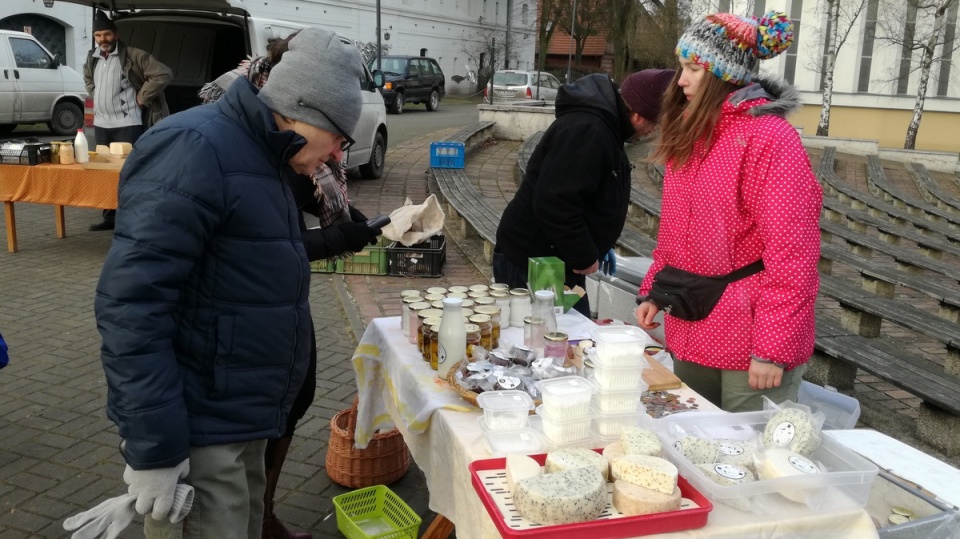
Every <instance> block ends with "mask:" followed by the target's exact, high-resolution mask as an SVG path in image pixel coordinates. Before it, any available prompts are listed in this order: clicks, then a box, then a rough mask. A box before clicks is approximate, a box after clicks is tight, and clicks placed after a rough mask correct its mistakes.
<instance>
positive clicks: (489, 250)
mask: <svg viewBox="0 0 960 539" xmlns="http://www.w3.org/2000/svg"><path fill="white" fill-rule="evenodd" d="M494 247H495V245H494V244H492V243H490V242H489V241H487V240H483V258H484V260H485V261H486V262H487V264H492V263H493V248H494Z"/></svg>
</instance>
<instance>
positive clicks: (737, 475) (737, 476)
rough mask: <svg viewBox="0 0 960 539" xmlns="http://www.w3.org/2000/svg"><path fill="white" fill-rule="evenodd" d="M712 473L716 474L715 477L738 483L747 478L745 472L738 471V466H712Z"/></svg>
mask: <svg viewBox="0 0 960 539" xmlns="http://www.w3.org/2000/svg"><path fill="white" fill-rule="evenodd" d="M713 471H715V472H717V475H719V476H720V477H725V478H727V479H732V480H734V481H739V480H741V479H743V478H744V477H746V476H747V472H745V471H743V470H742V469H740V467H739V466H734V465H733V464H714V465H713Z"/></svg>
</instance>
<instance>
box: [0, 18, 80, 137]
mask: <svg viewBox="0 0 960 539" xmlns="http://www.w3.org/2000/svg"><path fill="white" fill-rule="evenodd" d="M0 72H2V73H0V135H5V134H7V133H9V132H11V131H13V130H14V129H15V128H16V127H17V124H21V123H26V124H35V123H39V122H46V123H47V125H48V126H49V127H50V130H51V131H53V132H54V133H56V134H57V135H61V136H65V135H75V134H76V133H77V130H78V129H81V128H82V127H83V100H84V98H86V96H87V89H86V88H85V87H84V84H83V77H82V76H81V75H80V74H79V73H77V72H76V71H74V70H73V69H71V68H69V67H67V66H65V65H61V64H60V60H59V59H58V58H57V57H55V56H54V55H52V54H50V51H48V50H47V49H46V48H45V47H44V46H43V45H41V44H40V42H39V41H37V40H36V38H34V37H33V36H32V35H30V34H25V33H23V32H14V31H10V30H0Z"/></svg>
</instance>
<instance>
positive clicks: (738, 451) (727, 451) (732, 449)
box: [720, 443, 743, 456]
mask: <svg viewBox="0 0 960 539" xmlns="http://www.w3.org/2000/svg"><path fill="white" fill-rule="evenodd" d="M720 452H721V453H723V454H724V455H733V456H736V455H742V454H743V446H740V445H737V444H731V443H721V444H720Z"/></svg>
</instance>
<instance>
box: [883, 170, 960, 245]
mask: <svg viewBox="0 0 960 539" xmlns="http://www.w3.org/2000/svg"><path fill="white" fill-rule="evenodd" d="M867 185H868V186H869V189H870V192H871V193H873V194H874V196H876V197H879V198H882V199H884V200H886V201H887V202H889V203H891V204H893V205H894V206H895V207H897V208H900V209H903V210H907V211H908V212H910V213H912V214H914V215H917V216H918V217H923V218H925V219H926V220H928V221H934V222H938V223H941V224H946V225H947V226H948V227H949V228H950V230H953V231H956V230H960V216H957V215H954V214H952V213H950V212H948V211H946V210H943V209H942V208H938V207H937V206H935V205H933V204H928V203H926V202H925V201H923V200H920V199H918V198H915V197H912V196H909V195H906V194H904V193H903V192H901V191H900V190H899V189H897V188H896V187H894V186H893V184H892V183H890V181H889V180H888V179H887V173H886V172H885V171H884V170H883V163H882V162H881V161H880V156H877V155H868V156H867Z"/></svg>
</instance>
